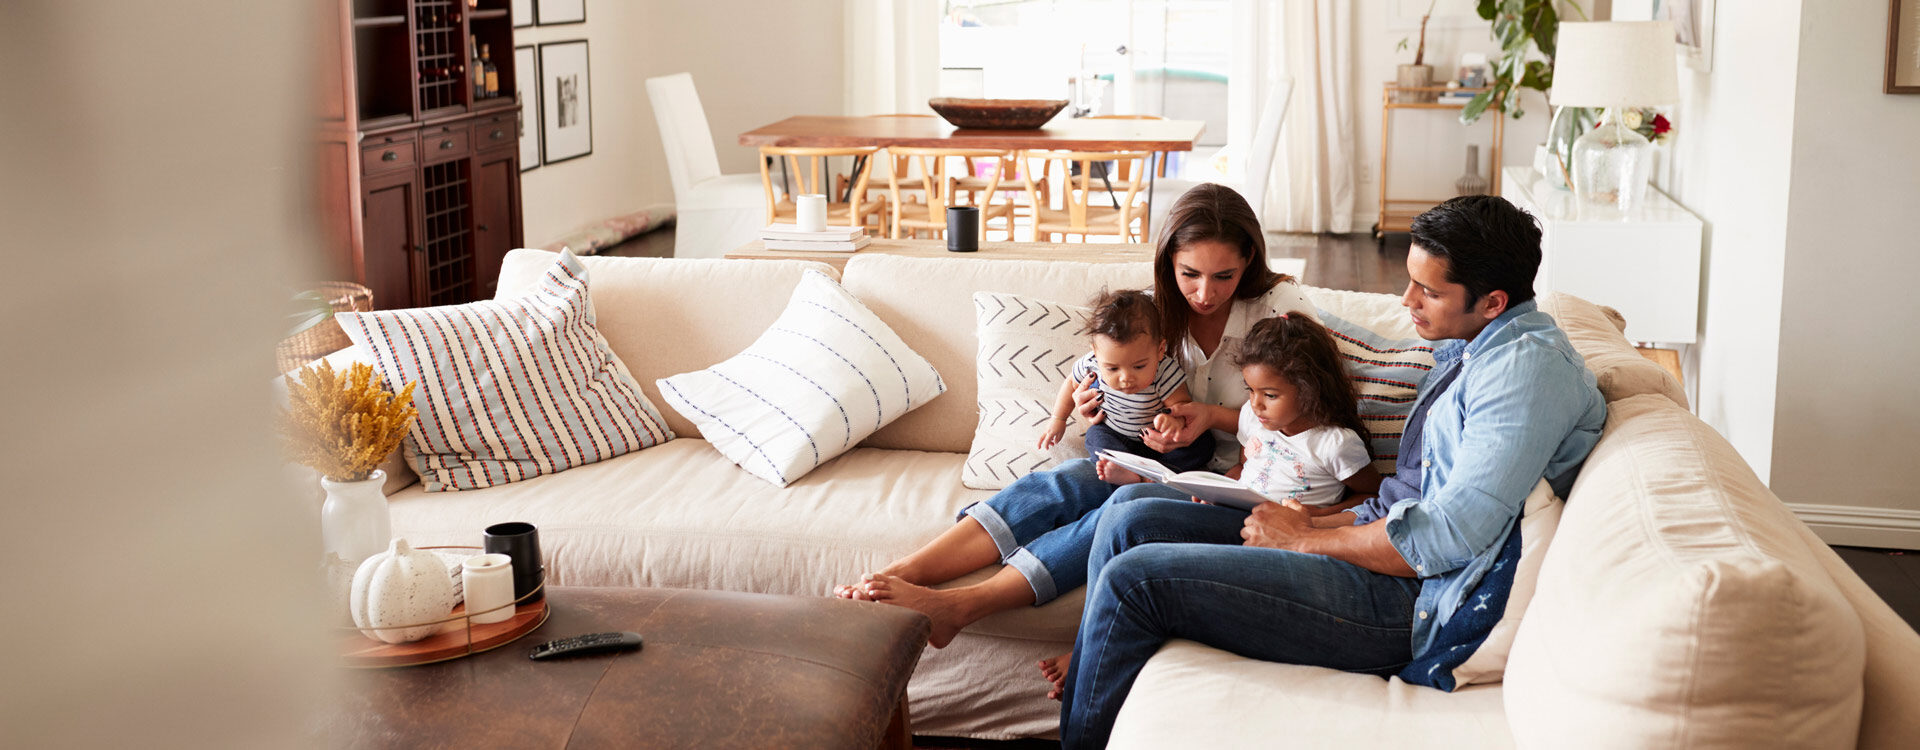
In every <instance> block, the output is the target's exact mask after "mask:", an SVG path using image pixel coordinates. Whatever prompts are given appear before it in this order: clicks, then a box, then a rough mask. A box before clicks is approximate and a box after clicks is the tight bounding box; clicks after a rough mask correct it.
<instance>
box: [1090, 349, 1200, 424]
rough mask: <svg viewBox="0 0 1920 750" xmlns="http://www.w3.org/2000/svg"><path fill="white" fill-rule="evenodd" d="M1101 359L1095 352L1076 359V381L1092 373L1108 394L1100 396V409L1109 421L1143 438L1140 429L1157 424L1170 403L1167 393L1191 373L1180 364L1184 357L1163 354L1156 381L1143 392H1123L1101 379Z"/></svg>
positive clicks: (1179, 384)
mask: <svg viewBox="0 0 1920 750" xmlns="http://www.w3.org/2000/svg"><path fill="white" fill-rule="evenodd" d="M1099 374H1100V360H1099V358H1098V357H1097V356H1095V355H1094V354H1093V353H1092V352H1088V353H1087V356H1085V357H1081V358H1080V361H1078V362H1075V363H1073V382H1075V383H1084V382H1086V380H1087V376H1088V375H1093V376H1095V377H1094V380H1093V387H1094V389H1095V390H1098V391H1100V392H1101V393H1102V394H1105V395H1103V396H1102V397H1101V399H1100V411H1102V412H1105V413H1106V415H1107V419H1106V422H1105V424H1106V425H1107V427H1108V428H1109V429H1111V430H1113V431H1114V432H1118V433H1120V434H1122V435H1125V436H1127V437H1130V438H1133V439H1135V440H1138V439H1140V431H1141V430H1143V429H1146V428H1148V427H1152V426H1153V418H1154V416H1156V415H1158V414H1159V413H1160V410H1161V409H1163V408H1165V407H1166V400H1167V396H1169V395H1171V394H1172V393H1173V391H1174V389H1175V388H1179V387H1180V386H1181V385H1183V384H1185V383H1186V382H1187V373H1186V371H1185V370H1183V369H1181V368H1180V361H1179V360H1177V359H1174V358H1172V357H1168V356H1164V355H1163V356H1161V357H1160V366H1159V369H1157V370H1155V371H1154V373H1153V385H1151V386H1148V387H1147V388H1145V389H1143V390H1141V391H1140V392H1139V393H1121V392H1119V391H1117V390H1114V389H1113V388H1112V387H1111V386H1108V385H1107V384H1106V381H1103V380H1101V379H1100V378H1099V377H1098V376H1099Z"/></svg>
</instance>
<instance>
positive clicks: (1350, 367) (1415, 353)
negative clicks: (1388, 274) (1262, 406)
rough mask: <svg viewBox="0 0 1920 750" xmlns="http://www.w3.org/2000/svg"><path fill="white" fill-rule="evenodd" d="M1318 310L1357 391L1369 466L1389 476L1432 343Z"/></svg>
mask: <svg viewBox="0 0 1920 750" xmlns="http://www.w3.org/2000/svg"><path fill="white" fill-rule="evenodd" d="M1319 314H1320V322H1321V323H1322V324H1324V325H1326V327H1327V331H1328V332H1329V333H1332V334H1333V340H1334V343H1335V344H1336V345H1337V346H1338V347H1339V349H1340V361H1341V363H1342V364H1344V365H1345V366H1346V368H1347V377H1348V378H1350V379H1352V380H1353V388H1354V392H1355V393H1356V394H1358V395H1359V397H1360V404H1359V406H1360V419H1361V421H1362V422H1364V423H1366V425H1367V448H1368V449H1369V451H1370V452H1372V454H1373V469H1374V470H1375V471H1378V472H1380V475H1381V476H1389V477H1390V476H1393V475H1394V473H1395V472H1397V471H1398V467H1397V466H1396V465H1395V464H1396V462H1397V461H1398V460H1399V458H1400V436H1401V433H1403V432H1405V431H1406V427H1407V417H1408V416H1409V415H1411V414H1412V413H1413V402H1414V399H1415V398H1416V397H1418V396H1419V395H1420V384H1421V383H1423V382H1426V379H1427V373H1430V372H1432V371H1433V344H1431V343H1428V342H1427V341H1426V340H1425V339H1421V338H1417V337H1416V338H1390V337H1388V336H1387V335H1386V334H1385V333H1382V332H1381V331H1377V330H1374V329H1371V328H1368V327H1365V326H1362V325H1360V324H1358V323H1354V322H1352V321H1349V320H1347V319H1345V318H1343V317H1341V316H1340V315H1338V314H1336V313H1334V312H1333V311H1331V310H1327V309H1325V308H1321V309H1320V310H1319ZM1388 330H1393V329H1391V328H1389V329H1388Z"/></svg>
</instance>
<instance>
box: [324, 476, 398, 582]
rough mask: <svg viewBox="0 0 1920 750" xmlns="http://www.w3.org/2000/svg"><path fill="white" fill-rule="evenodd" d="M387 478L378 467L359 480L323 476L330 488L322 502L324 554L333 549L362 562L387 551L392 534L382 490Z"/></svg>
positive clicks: (352, 560) (339, 553) (342, 557)
mask: <svg viewBox="0 0 1920 750" xmlns="http://www.w3.org/2000/svg"><path fill="white" fill-rule="evenodd" d="M386 481H387V473H386V472H384V471H380V470H378V469H375V470H374V472H373V473H372V474H371V475H368V477H367V478H366V479H363V480H360V481H358V482H340V481H335V480H333V479H329V478H327V477H321V478H320V486H321V487H323V488H325V489H326V491H327V502H326V504H325V505H322V506H320V543H321V545H322V548H323V549H322V552H321V554H326V553H329V552H330V553H333V554H336V555H339V556H340V559H342V560H345V561H347V562H348V563H351V564H354V565H359V564H360V561H362V560H365V559H367V558H369V557H372V556H374V555H376V554H379V553H381V552H384V551H386V549H387V543H388V542H389V541H391V539H392V537H393V522H392V520H391V519H390V518H389V517H388V515H387V495H386V493H385V492H382V491H381V486H382V485H384V484H386Z"/></svg>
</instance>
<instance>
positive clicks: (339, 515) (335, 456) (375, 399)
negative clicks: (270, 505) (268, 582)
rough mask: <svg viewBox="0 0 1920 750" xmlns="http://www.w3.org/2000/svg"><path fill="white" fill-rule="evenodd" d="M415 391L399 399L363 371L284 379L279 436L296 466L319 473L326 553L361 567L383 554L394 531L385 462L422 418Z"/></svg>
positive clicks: (315, 371) (329, 368)
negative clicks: (323, 498)
mask: <svg viewBox="0 0 1920 750" xmlns="http://www.w3.org/2000/svg"><path fill="white" fill-rule="evenodd" d="M413 387H414V384H413V383H408V384H407V386H406V387H405V388H403V389H401V391H400V392H399V393H398V394H396V393H394V392H392V391H390V390H387V388H386V387H385V386H384V385H382V384H381V382H380V376H378V375H375V374H374V372H373V368H372V367H370V366H368V365H366V364H364V363H355V364H354V365H353V367H351V368H349V369H348V370H347V371H346V372H335V371H334V369H333V365H331V364H329V363H327V362H326V361H325V360H322V361H321V362H320V366H318V367H309V368H306V369H303V370H300V371H299V373H298V374H296V375H289V376H288V377H287V409H286V411H284V412H282V413H281V419H280V436H281V438H282V439H283V440H284V441H285V445H286V448H287V455H288V457H289V458H291V459H292V460H293V461H294V462H296V463H300V464H303V465H305V466H307V467H309V468H312V469H313V470H315V471H318V472H320V485H321V486H322V487H324V488H326V491H327V501H326V504H325V505H324V506H322V508H321V510H320V536H321V539H322V541H323V544H324V546H325V550H326V551H327V552H329V553H333V554H337V555H339V556H340V559H341V560H343V561H345V562H348V563H358V562H360V561H361V560H364V559H366V558H368V557H371V556H372V555H374V554H377V553H379V552H381V551H382V550H385V549H386V548H387V544H388V542H389V541H390V539H389V537H390V536H391V528H392V527H391V524H390V522H389V520H388V516H387V498H386V494H385V493H383V492H382V491H381V484H383V483H384V482H385V481H386V472H384V471H381V470H380V463H381V462H382V461H385V460H387V456H389V455H391V454H392V453H393V451H394V449H395V448H397V447H399V445H400V439H401V438H402V437H404V436H405V435H406V434H407V429H408V426H409V425H410V424H411V423H412V422H413V418H414V417H415V416H417V415H418V414H419V412H418V411H417V410H415V409H414V408H413Z"/></svg>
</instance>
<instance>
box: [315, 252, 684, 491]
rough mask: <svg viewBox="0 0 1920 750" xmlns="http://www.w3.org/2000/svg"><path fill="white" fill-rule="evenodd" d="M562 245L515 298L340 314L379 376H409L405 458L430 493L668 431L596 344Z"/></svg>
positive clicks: (582, 287) (545, 467)
mask: <svg viewBox="0 0 1920 750" xmlns="http://www.w3.org/2000/svg"><path fill="white" fill-rule="evenodd" d="M587 286H588V275H587V273H586V270H585V268H583V267H582V266H581V265H580V261H579V259H577V258H575V257H574V256H573V254H572V253H571V252H567V253H561V254H560V255H559V256H558V258H556V259H555V260H554V261H553V262H551V263H549V264H548V266H547V268H546V270H545V271H544V272H543V273H542V274H541V276H540V280H539V281H538V282H537V283H536V284H534V285H533V287H532V288H531V290H530V291H529V292H528V293H527V294H524V295H522V296H518V297H509V298H503V299H497V300H485V301H480V302H474V303H470V304H465V305H451V306H446V307H425V308H415V309H408V310H383V311H379V312H365V313H341V314H340V315H338V316H336V319H338V320H339V321H340V327H341V328H342V329H344V330H345V331H346V332H347V336H348V337H350V338H352V339H353V341H354V343H356V344H359V345H361V346H363V347H365V348H367V349H368V350H369V351H371V352H372V353H373V357H374V360H375V368H376V369H378V370H379V372H380V374H381V376H382V377H384V378H386V380H387V382H390V383H411V382H417V383H419V384H420V385H419V387H418V388H417V389H415V391H414V394H413V398H414V404H415V405H416V406H417V407H418V408H419V411H420V416H419V418H418V419H416V420H414V423H413V425H412V427H410V428H409V429H408V430H407V440H406V452H407V461H408V463H410V464H412V465H413V469H414V471H415V472H418V473H419V474H420V477H421V479H422V480H423V481H424V482H425V484H426V489H427V490H428V491H430V492H432V491H440V490H449V489H451V490H471V489H480V488H483V487H491V486H494V485H498V484H505V483H508V482H517V481H520V480H523V479H527V478H530V477H536V476H540V475H543V474H551V473H554V472H560V471H565V470H567V469H569V468H572V467H575V466H582V465H585V464H590V463H594V462H596V461H601V460H605V459H608V458H612V457H614V456H618V455H621V454H623V453H628V452H631V451H636V450H640V449H642V448H646V447H648V446H652V445H656V444H659V443H660V442H662V441H666V440H671V439H673V433H672V432H671V431H669V430H668V429H667V426H666V421H665V420H664V419H662V418H661V416H660V413H659V412H658V411H656V410H655V409H654V407H653V404H652V403H651V402H649V401H648V400H647V398H646V396H645V395H643V394H642V393H641V391H640V385H639V384H638V383H635V382H634V381H633V376H632V375H630V374H628V372H627V369H626V367H625V366H624V365H623V364H621V361H620V359H619V358H617V357H615V356H614V355H613V352H612V351H611V350H610V349H608V348H607V343H606V341H605V340H604V339H602V338H601V337H600V333H599V330H598V328H597V327H596V326H595V325H594V315H593V308H592V307H591V306H590V305H589V304H588V297H587Z"/></svg>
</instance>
